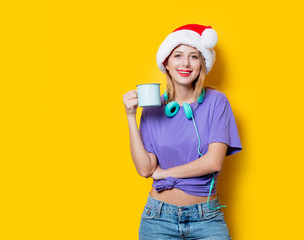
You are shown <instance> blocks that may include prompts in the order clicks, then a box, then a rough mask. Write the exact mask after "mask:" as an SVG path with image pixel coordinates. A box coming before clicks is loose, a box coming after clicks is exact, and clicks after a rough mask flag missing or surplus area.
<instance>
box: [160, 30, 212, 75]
mask: <svg viewBox="0 0 304 240" xmlns="http://www.w3.org/2000/svg"><path fill="white" fill-rule="evenodd" d="M216 43H217V34H216V32H215V31H214V30H213V29H212V28H211V26H203V25H198V24H188V25H184V26H181V27H179V28H177V29H175V30H174V31H173V32H172V33H170V34H169V35H168V36H167V37H166V39H165V40H164V41H163V42H162V44H161V45H160V47H159V49H158V51H157V54H156V62H157V66H158V68H159V69H160V70H161V71H162V72H163V73H166V68H165V65H164V63H165V61H166V59H167V58H168V57H169V55H170V54H171V52H172V51H173V50H174V49H175V48H176V47H177V46H179V45H180V44H185V45H188V46H191V47H195V48H196V49H197V50H198V51H200V52H201V54H202V55H203V57H204V59H205V67H206V74H208V73H209V72H210V70H211V69H212V66H213V64H214V62H215V51H214V50H213V47H214V46H215V44H216Z"/></svg>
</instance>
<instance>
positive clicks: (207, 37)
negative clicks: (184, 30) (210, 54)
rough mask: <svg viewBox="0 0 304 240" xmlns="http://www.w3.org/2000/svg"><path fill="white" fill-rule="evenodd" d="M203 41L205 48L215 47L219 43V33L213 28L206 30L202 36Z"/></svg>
mask: <svg viewBox="0 0 304 240" xmlns="http://www.w3.org/2000/svg"><path fill="white" fill-rule="evenodd" d="M201 43H202V45H203V47H204V48H213V47H214V46H215V44H216V43H217V33H216V31H214V30H213V29H212V28H207V29H205V30H204V32H203V33H202V36H201Z"/></svg>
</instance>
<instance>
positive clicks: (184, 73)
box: [177, 70, 192, 77]
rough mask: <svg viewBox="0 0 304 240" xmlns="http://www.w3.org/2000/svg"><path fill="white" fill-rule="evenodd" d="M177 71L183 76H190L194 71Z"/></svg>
mask: <svg viewBox="0 0 304 240" xmlns="http://www.w3.org/2000/svg"><path fill="white" fill-rule="evenodd" d="M177 72H178V73H179V75H181V76H182V77H188V76H189V75H190V74H191V73H192V71H190V70H177Z"/></svg>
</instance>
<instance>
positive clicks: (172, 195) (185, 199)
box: [150, 187, 216, 206]
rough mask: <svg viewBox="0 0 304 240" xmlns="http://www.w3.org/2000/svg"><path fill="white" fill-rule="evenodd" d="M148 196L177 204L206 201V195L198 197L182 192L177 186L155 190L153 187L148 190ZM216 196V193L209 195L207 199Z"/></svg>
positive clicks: (184, 204)
mask: <svg viewBox="0 0 304 240" xmlns="http://www.w3.org/2000/svg"><path fill="white" fill-rule="evenodd" d="M150 196H151V197H152V198H155V199H157V200H159V201H162V202H166V203H169V204H173V205H177V206H186V205H193V204H197V203H202V202H207V200H208V196H206V197H199V196H193V195H190V194H188V193H185V192H183V191H182V190H179V189H177V188H172V189H170V190H164V191H161V192H157V191H156V190H155V188H154V187H152V189H151V191H150ZM215 198H216V195H212V196H210V197H209V201H211V200H213V199H215Z"/></svg>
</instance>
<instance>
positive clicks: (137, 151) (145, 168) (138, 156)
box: [127, 115, 155, 177]
mask: <svg viewBox="0 0 304 240" xmlns="http://www.w3.org/2000/svg"><path fill="white" fill-rule="evenodd" d="M127 118H128V124H129V133H130V149H131V156H132V160H133V162H134V165H135V168H136V170H137V172H138V173H139V175H141V176H143V177H150V176H151V175H152V174H153V172H154V170H155V167H154V166H153V164H152V162H151V158H150V156H149V154H148V152H147V151H146V149H145V147H144V145H143V142H142V139H141V137H140V134H139V131H138V128H137V124H136V116H135V115H134V116H128V117H127Z"/></svg>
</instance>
